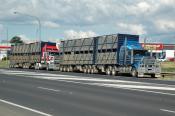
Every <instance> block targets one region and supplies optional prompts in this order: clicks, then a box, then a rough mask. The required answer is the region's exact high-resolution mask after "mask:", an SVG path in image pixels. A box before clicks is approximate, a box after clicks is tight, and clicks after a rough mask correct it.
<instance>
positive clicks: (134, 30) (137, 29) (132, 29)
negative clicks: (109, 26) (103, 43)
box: [117, 23, 147, 34]
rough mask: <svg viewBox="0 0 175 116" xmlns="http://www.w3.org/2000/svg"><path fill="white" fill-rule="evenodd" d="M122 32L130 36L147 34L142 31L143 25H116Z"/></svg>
mask: <svg viewBox="0 0 175 116" xmlns="http://www.w3.org/2000/svg"><path fill="white" fill-rule="evenodd" d="M117 26H119V27H120V28H121V29H122V30H125V32H127V33H130V34H146V33H147V32H146V31H145V30H144V27H143V25H141V24H126V23H119V24H117Z"/></svg>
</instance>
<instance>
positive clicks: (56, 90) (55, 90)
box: [37, 87, 61, 92]
mask: <svg viewBox="0 0 175 116" xmlns="http://www.w3.org/2000/svg"><path fill="white" fill-rule="evenodd" d="M37 88H39V89H44V90H49V91H54V92H60V91H61V90H58V89H50V88H45V87H37Z"/></svg>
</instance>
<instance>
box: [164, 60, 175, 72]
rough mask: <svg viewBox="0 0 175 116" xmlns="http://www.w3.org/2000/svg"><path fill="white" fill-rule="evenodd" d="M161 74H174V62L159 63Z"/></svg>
mask: <svg viewBox="0 0 175 116" xmlns="http://www.w3.org/2000/svg"><path fill="white" fill-rule="evenodd" d="M161 68H162V72H175V62H161Z"/></svg>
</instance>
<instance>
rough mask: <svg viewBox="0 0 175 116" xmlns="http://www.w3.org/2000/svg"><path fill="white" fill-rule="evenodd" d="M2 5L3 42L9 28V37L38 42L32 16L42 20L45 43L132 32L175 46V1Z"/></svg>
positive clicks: (14, 1) (15, 1) (27, 0)
mask: <svg viewBox="0 0 175 116" xmlns="http://www.w3.org/2000/svg"><path fill="white" fill-rule="evenodd" d="M0 5H1V6H0V40H3V39H6V37H7V36H6V33H7V29H8V32H9V38H11V37H13V36H15V35H18V36H21V37H22V38H23V39H25V40H26V41H33V40H36V39H37V38H38V37H39V36H38V22H37V21H36V19H35V18H32V17H29V16H27V15H31V16H35V17H38V18H39V19H40V20H41V25H42V29H41V35H42V40H50V41H55V40H59V39H71V38H80V37H87V36H96V35H105V34H115V33H128V34H139V35H141V38H145V37H146V38H147V41H151V42H164V43H175V0H0ZM15 11H17V12H20V13H21V14H14V12H15ZM24 14H25V15H24Z"/></svg>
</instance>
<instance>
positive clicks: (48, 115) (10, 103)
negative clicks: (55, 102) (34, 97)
mask: <svg viewBox="0 0 175 116" xmlns="http://www.w3.org/2000/svg"><path fill="white" fill-rule="evenodd" d="M0 102H3V103H6V104H9V105H12V106H15V107H18V108H21V109H25V110H28V111H31V112H34V113H37V114H40V115H43V116H52V115H51V114H47V113H44V112H41V111H38V110H35V109H31V108H28V107H25V106H22V105H18V104H15V103H12V102H9V101H6V100H2V99H0Z"/></svg>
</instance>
